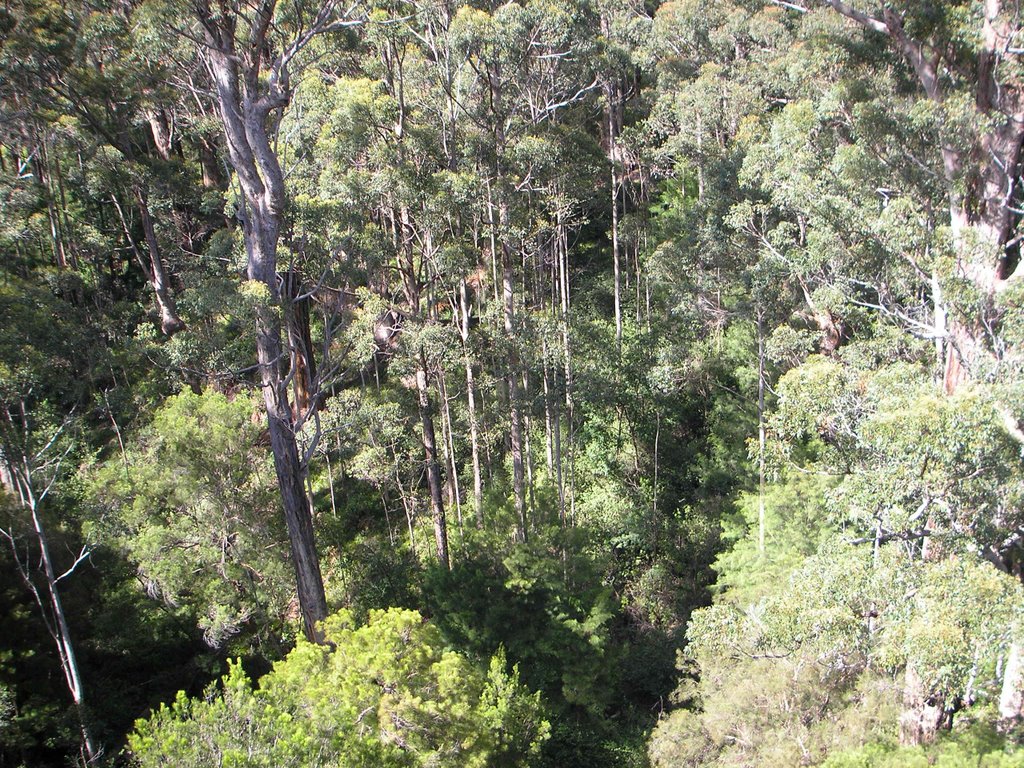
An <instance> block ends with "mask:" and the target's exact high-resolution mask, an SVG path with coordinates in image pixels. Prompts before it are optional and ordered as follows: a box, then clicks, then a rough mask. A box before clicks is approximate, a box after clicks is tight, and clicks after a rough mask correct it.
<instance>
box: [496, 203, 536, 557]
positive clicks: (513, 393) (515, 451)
mask: <svg viewBox="0 0 1024 768" xmlns="http://www.w3.org/2000/svg"><path fill="white" fill-rule="evenodd" d="M499 219H500V221H501V228H502V236H503V237H504V236H505V233H506V231H507V229H506V228H507V219H508V212H507V209H506V207H505V205H504V204H502V205H500V206H499ZM511 253H512V249H511V248H509V247H507V245H506V244H504V243H502V276H501V282H502V293H503V296H504V318H505V336H506V340H507V342H508V345H509V355H508V371H507V374H506V376H505V383H506V386H507V387H508V400H509V411H510V417H511V424H510V429H509V438H510V443H511V450H512V492H513V495H514V496H515V508H516V519H517V520H518V523H519V540H520V541H524V542H525V541H526V540H527V539H528V537H529V533H528V531H527V523H526V482H525V472H524V463H523V410H522V404H521V402H520V401H521V399H522V398H521V395H520V391H519V354H518V352H517V351H516V343H517V340H516V334H515V330H516V328H515V293H514V290H515V289H514V285H515V283H514V274H513V267H512V257H511Z"/></svg>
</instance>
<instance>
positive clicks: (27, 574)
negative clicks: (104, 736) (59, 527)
mask: <svg viewBox="0 0 1024 768" xmlns="http://www.w3.org/2000/svg"><path fill="white" fill-rule="evenodd" d="M19 416H20V419H19V421H20V425H18V426H15V419H14V417H13V416H12V414H11V411H10V409H9V408H6V409H5V417H6V420H7V422H8V424H9V425H10V426H11V427H12V428H13V431H14V432H17V431H19V427H20V431H21V432H22V434H27V432H28V414H27V410H26V408H25V403H24V401H22V402H21V403H20V414H19ZM62 429H63V428H61V430H58V433H57V434H56V435H54V436H53V437H52V438H51V440H50V441H49V442H48V443H47V447H52V446H53V444H54V442H55V440H56V437H57V436H58V435H59V432H60V431H62ZM43 451H46V448H44V449H43ZM28 453H30V451H27V450H26V451H20V452H19V451H18V450H17V449H15V448H14V447H13V446H10V445H5V446H2V453H0V460H2V462H3V463H4V464H5V470H4V473H3V475H4V477H5V478H6V480H7V481H9V482H10V487H11V489H12V490H13V491H14V492H15V493H14V495H16V496H17V497H18V499H19V501H20V503H21V505H22V507H23V508H24V509H25V510H26V511H27V512H28V513H29V516H30V518H31V520H32V532H33V535H34V537H35V540H36V547H37V552H36V553H34V554H33V556H32V558H31V559H37V558H38V564H39V568H40V570H41V571H42V574H43V588H44V590H45V591H44V593H43V594H41V593H40V589H39V587H38V586H37V585H36V581H35V579H33V577H32V573H31V568H32V565H31V563H30V559H29V557H28V555H27V553H26V552H25V551H24V550H23V549H22V548H21V546H20V545H19V543H18V537H17V535H16V533H15V531H14V530H13V529H8V530H3V529H0V536H3V537H4V538H5V539H7V542H8V544H9V545H10V548H11V555H12V557H13V560H14V564H15V567H16V568H17V570H18V572H19V574H20V576H21V578H22V580H23V581H24V582H25V585H26V587H28V589H29V591H30V592H31V593H32V597H33V599H34V600H35V602H36V605H38V606H39V611H40V614H41V616H42V619H43V623H44V624H45V625H46V629H47V632H48V633H49V635H50V637H52V638H53V641H54V644H55V645H56V646H57V657H58V659H59V660H60V667H61V671H62V672H63V674H64V681H65V683H66V684H67V687H68V692H69V693H70V694H71V699H72V701H73V702H74V705H75V711H76V713H77V715H78V725H79V733H80V734H81V738H82V744H81V750H82V757H83V759H84V760H85V762H86V764H88V765H91V764H93V763H95V762H96V761H97V760H98V759H99V757H100V756H101V754H102V750H101V749H100V748H99V747H98V745H97V744H96V741H95V739H94V737H93V734H92V731H91V729H90V728H89V723H88V719H87V716H86V699H85V687H84V686H83V684H82V675H81V671H80V670H79V666H78V657H77V655H76V654H75V645H74V641H73V640H72V636H71V627H70V625H69V624H68V620H67V614H66V613H65V612H64V604H63V601H62V600H61V596H60V587H59V584H60V582H61V581H62V580H63V579H64V578H66V577H67V576H70V575H71V574H72V573H73V572H74V570H75V568H76V567H77V566H78V565H79V564H80V563H81V562H82V561H84V560H85V559H86V558H87V557H88V555H89V550H88V548H87V547H83V549H82V552H81V553H80V554H79V555H78V557H77V558H76V560H75V562H74V563H73V564H72V565H71V567H69V568H68V569H66V570H65V571H64V573H62V574H60V575H58V574H57V572H56V569H55V567H54V562H53V557H52V555H51V553H50V543H49V537H48V536H47V533H46V527H45V526H44V524H43V518H42V514H41V506H42V504H43V502H44V501H45V500H46V497H47V496H48V495H49V493H50V490H51V489H52V487H53V485H54V482H55V481H56V476H57V472H58V471H59V469H60V464H61V462H62V459H63V457H60V458H58V459H55V460H54V459H50V460H48V461H50V462H51V463H53V464H54V468H53V469H52V470H51V473H52V476H51V477H50V478H49V480H48V481H47V482H46V484H45V486H44V487H43V488H41V489H40V488H38V487H37V485H36V479H35V474H36V467H35V466H33V465H34V464H35V460H34V459H33V457H31V456H28V455H26V454H28ZM65 455H66V454H65ZM36 458H37V459H38V458H42V457H41V456H37V457H36Z"/></svg>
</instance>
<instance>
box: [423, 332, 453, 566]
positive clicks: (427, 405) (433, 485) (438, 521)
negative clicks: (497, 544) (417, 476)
mask: <svg viewBox="0 0 1024 768" xmlns="http://www.w3.org/2000/svg"><path fill="white" fill-rule="evenodd" d="M426 369H427V363H426V358H425V356H424V355H423V352H422V351H421V352H420V359H419V364H418V365H417V367H416V394H417V396H418V401H419V409H420V423H421V425H422V428H423V452H424V458H425V462H426V470H427V486H428V488H429V490H430V509H431V514H432V518H433V521H434V541H435V543H436V544H437V559H438V561H439V562H440V563H441V565H442V566H444V567H445V568H451V559H450V558H449V555H448V526H447V522H446V520H445V513H444V498H443V497H442V493H441V467H440V465H439V464H438V463H437V439H436V438H435V436H434V417H433V406H432V405H431V402H430V389H429V387H428V384H427V370H426Z"/></svg>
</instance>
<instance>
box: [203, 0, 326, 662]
mask: <svg viewBox="0 0 1024 768" xmlns="http://www.w3.org/2000/svg"><path fill="white" fill-rule="evenodd" d="M273 10H274V9H273V5H272V4H271V5H269V6H262V7H261V9H260V11H259V14H258V18H257V19H256V20H255V22H254V25H255V26H254V29H253V33H254V37H253V38H252V39H250V41H249V42H248V44H247V46H248V50H246V51H245V52H244V53H243V54H240V53H239V52H237V51H236V40H235V25H236V23H237V21H238V19H237V18H234V17H226V16H221V15H219V14H216V13H214V12H212V10H211V9H210V7H209V5H207V4H206V3H205V2H200V3H199V4H198V5H197V6H196V12H197V14H198V17H199V21H200V23H201V24H202V26H203V28H204V31H205V34H206V39H207V45H208V47H207V49H206V54H207V57H208V61H209V64H210V71H211V74H212V76H213V80H214V85H215V87H216V94H217V102H218V108H219V111H220V116H221V120H222V123H223V125H224V134H225V137H226V139H227V147H228V156H229V158H230V161H231V165H232V167H233V168H234V169H235V173H236V174H237V176H238V181H239V185H240V186H241V188H242V193H243V199H244V206H243V209H242V210H241V211H240V212H239V215H240V217H241V218H242V225H243V229H242V231H243V236H244V241H245V249H246V256H247V262H248V263H247V276H248V278H249V280H252V281H255V282H258V283H260V284H262V286H263V287H264V289H265V291H266V296H265V297H264V300H263V301H262V302H261V303H260V305H259V307H258V308H257V310H256V353H257V358H258V361H259V371H260V383H261V385H262V391H263V404H264V408H265V410H266V414H267V426H268V429H269V432H270V445H271V450H272V452H273V456H274V469H275V472H276V475H277V483H278V489H279V491H280V494H281V501H282V506H283V508H284V517H285V522H286V524H287V527H288V539H289V543H290V545H291V555H292V563H293V565H294V567H295V578H296V588H297V592H298V598H299V606H300V610H301V612H302V620H303V627H304V630H305V634H306V637H307V638H309V639H310V640H312V641H314V642H318V643H322V642H323V639H324V636H323V632H322V629H321V628H320V626H319V623H320V622H321V621H322V620H323V619H324V618H326V615H327V600H326V597H325V594H324V585H323V577H322V575H321V572H320V560H319V557H318V555H317V551H316V543H315V539H314V533H313V520H312V514H311V510H310V507H309V503H308V500H307V497H306V494H305V482H304V480H305V475H306V466H305V464H304V462H303V460H302V458H301V457H300V455H299V449H298V444H297V441H296V435H295V421H294V418H293V413H292V409H291V407H290V405H289V402H288V383H287V380H286V378H285V377H284V376H283V375H282V373H281V369H282V364H283V362H284V361H285V360H286V359H287V356H286V353H285V352H284V351H283V350H282V344H281V312H280V308H281V303H282V300H281V292H280V289H279V285H278V275H277V246H278V237H279V234H280V229H281V222H282V218H283V215H284V208H285V199H286V194H285V184H284V176H283V173H282V171H281V166H280V164H279V162H278V158H277V155H276V154H275V152H274V149H273V147H272V144H271V140H270V134H271V131H272V129H271V128H270V127H269V124H271V123H272V120H273V117H272V114H273V113H276V112H278V111H279V110H281V109H283V108H284V107H285V106H286V105H287V103H288V99H289V96H290V91H289V89H288V77H287V70H286V63H282V62H281V61H280V60H279V61H278V63H277V65H276V66H274V67H272V68H271V72H270V76H269V77H267V79H266V81H264V80H263V78H264V76H265V75H264V73H263V72H262V71H261V70H262V67H261V61H262V56H263V55H264V43H265V35H266V34H267V30H268V29H269V27H270V21H271V17H272V15H273ZM242 62H246V63H245V64H243V63H242Z"/></svg>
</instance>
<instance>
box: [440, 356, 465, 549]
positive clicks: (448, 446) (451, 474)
mask: <svg viewBox="0 0 1024 768" xmlns="http://www.w3.org/2000/svg"><path fill="white" fill-rule="evenodd" d="M437 386H438V395H439V396H440V398H441V402H442V403H444V409H443V410H442V412H441V416H442V418H441V432H442V440H443V441H444V456H445V469H446V480H447V482H448V505H449V506H450V507H451V506H454V507H455V519H456V520H457V521H458V524H459V544H460V546H463V547H464V546H465V541H466V537H465V531H464V530H463V527H462V489H461V488H459V472H458V469H457V468H456V466H455V428H454V426H453V424H452V408H451V403H450V402H449V400H448V385H447V384H446V383H445V379H444V371H443V370H441V371H438V375H437Z"/></svg>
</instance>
